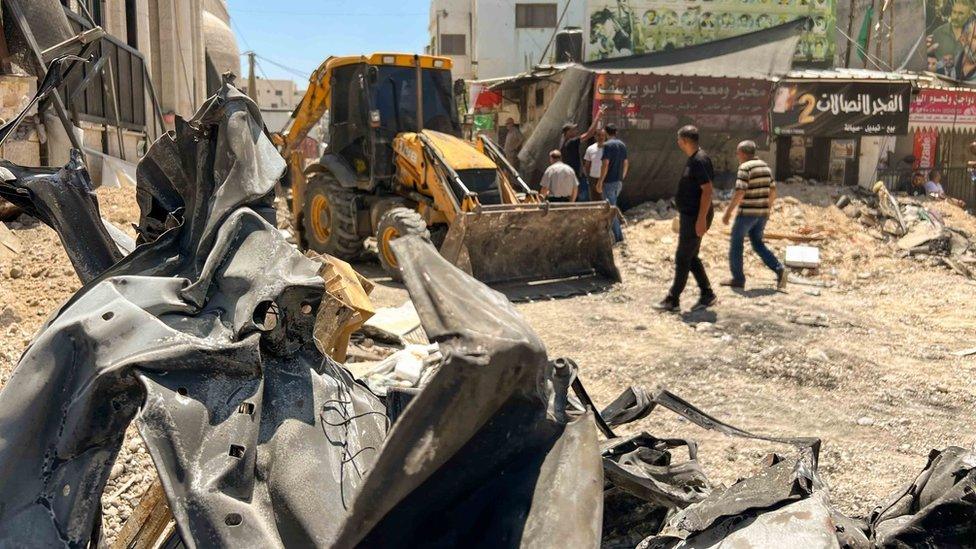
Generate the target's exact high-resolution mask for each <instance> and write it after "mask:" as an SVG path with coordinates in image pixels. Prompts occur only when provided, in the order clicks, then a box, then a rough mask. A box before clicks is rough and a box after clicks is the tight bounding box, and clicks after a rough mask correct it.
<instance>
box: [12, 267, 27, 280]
mask: <svg viewBox="0 0 976 549" xmlns="http://www.w3.org/2000/svg"><path fill="white" fill-rule="evenodd" d="M22 276H24V270H23V269H21V268H20V267H11V268H10V278H20V277H22Z"/></svg>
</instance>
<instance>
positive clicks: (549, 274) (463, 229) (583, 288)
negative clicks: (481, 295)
mask: <svg viewBox="0 0 976 549" xmlns="http://www.w3.org/2000/svg"><path fill="white" fill-rule="evenodd" d="M615 215H617V210H616V208H614V207H613V206H611V205H610V204H608V203H606V202H582V203H570V204H563V203H556V204H550V203H543V204H515V205H491V206H482V207H481V208H480V210H479V211H476V212H470V213H461V214H459V215H458V216H457V218H455V221H454V223H453V224H452V225H451V227H450V229H449V230H448V232H447V237H446V238H445V240H444V244H443V245H442V246H441V254H442V255H443V256H444V257H445V258H447V260H448V261H451V262H452V263H454V264H455V265H457V266H458V267H460V268H461V269H463V270H465V271H467V272H469V273H471V275H473V276H474V277H475V278H477V279H478V280H480V281H482V282H484V283H486V284H488V285H489V286H492V287H493V288H495V289H497V290H499V291H501V292H502V293H504V294H506V295H507V296H508V297H509V299H512V300H524V299H531V298H541V297H561V296H567V295H576V294H581V293H588V292H592V291H599V290H602V289H605V288H606V287H608V286H609V285H610V284H613V283H615V282H620V272H619V271H618V270H617V266H616V265H615V264H614V261H613V249H612V245H613V242H612V237H611V235H610V223H611V221H613V218H614V216H615Z"/></svg>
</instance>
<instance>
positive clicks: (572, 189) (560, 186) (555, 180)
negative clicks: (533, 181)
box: [540, 149, 579, 202]
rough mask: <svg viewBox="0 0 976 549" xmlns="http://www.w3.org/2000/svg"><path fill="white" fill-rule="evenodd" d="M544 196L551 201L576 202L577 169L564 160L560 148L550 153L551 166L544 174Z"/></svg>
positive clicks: (577, 186) (577, 188)
mask: <svg viewBox="0 0 976 549" xmlns="http://www.w3.org/2000/svg"><path fill="white" fill-rule="evenodd" d="M540 187H542V191H541V194H542V198H544V199H546V200H548V201H549V202H576V195H577V193H579V179H578V178H577V177H576V171H575V170H573V168H571V167H570V166H569V165H567V164H566V163H564V162H563V155H562V153H561V152H559V150H558V149H557V150H554V151H552V152H550V153H549V167H548V168H546V171H545V173H543V174H542V184H541V185H540Z"/></svg>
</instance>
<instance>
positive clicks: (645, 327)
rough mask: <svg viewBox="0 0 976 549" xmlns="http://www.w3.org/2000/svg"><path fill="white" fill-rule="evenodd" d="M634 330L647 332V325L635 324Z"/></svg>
mask: <svg viewBox="0 0 976 549" xmlns="http://www.w3.org/2000/svg"><path fill="white" fill-rule="evenodd" d="M634 331H635V332H646V331H647V326H644V325H643V324H638V325H637V326H634Z"/></svg>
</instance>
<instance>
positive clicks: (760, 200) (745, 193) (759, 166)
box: [722, 141, 787, 290]
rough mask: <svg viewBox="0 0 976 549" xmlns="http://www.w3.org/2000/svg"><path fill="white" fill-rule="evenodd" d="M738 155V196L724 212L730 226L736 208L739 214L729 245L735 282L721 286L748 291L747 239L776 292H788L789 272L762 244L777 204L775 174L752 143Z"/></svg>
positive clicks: (744, 145) (741, 146) (739, 149)
mask: <svg viewBox="0 0 976 549" xmlns="http://www.w3.org/2000/svg"><path fill="white" fill-rule="evenodd" d="M735 155H736V157H738V159H739V173H738V177H737V178H736V181H735V194H733V195H732V202H731V203H730V204H729V207H728V208H727V209H726V210H725V215H724V216H723V217H722V221H723V222H724V223H725V224H726V225H728V224H729V220H730V219H731V218H732V213H733V212H734V211H735V210H736V208H738V210H739V215H738V216H737V217H736V218H735V224H734V225H733V226H732V240H731V241H730V242H729V268H730V269H731V271H732V278H730V279H728V280H726V281H723V282H722V285H723V286H730V287H732V288H744V287H745V285H746V275H745V272H744V271H743V268H742V251H743V250H742V248H743V241H744V240H745V238H746V236H748V237H749V242H751V243H752V249H753V250H755V252H756V253H757V254H759V257H760V258H762V260H763V263H765V264H766V266H767V267H769V268H770V269H772V271H773V272H774V273H776V287H777V289H779V290H783V289H785V288H786V276H787V272H786V268H785V267H783V264H782V263H780V262H779V260H778V259H776V255H775V254H773V252H772V251H770V249H769V248H767V247H766V244H765V243H764V242H763V232H764V231H765V230H766V221H768V220H769V213H770V212H771V211H772V210H773V202H775V201H776V182H775V181H773V173H772V171H771V170H770V169H769V166H767V165H766V163H765V162H763V161H762V160H760V159H758V158H756V144H755V143H754V142H752V141H743V142H741V143H739V146H738V147H737V148H736V150H735Z"/></svg>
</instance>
